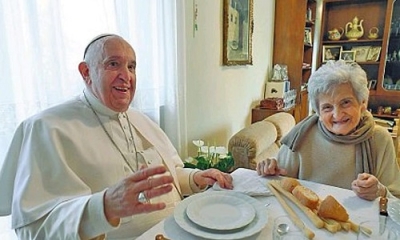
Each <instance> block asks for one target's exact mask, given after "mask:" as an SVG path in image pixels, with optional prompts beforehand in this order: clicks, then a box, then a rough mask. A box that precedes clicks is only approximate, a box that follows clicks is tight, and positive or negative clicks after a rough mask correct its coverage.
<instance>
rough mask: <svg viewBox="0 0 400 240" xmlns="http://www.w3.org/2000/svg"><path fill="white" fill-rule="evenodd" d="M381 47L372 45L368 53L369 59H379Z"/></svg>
mask: <svg viewBox="0 0 400 240" xmlns="http://www.w3.org/2000/svg"><path fill="white" fill-rule="evenodd" d="M381 48H382V47H380V46H372V47H371V48H370V49H369V51H368V55H367V61H374V62H376V61H378V59H379V55H380V54H381Z"/></svg>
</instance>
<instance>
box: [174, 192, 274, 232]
mask: <svg viewBox="0 0 400 240" xmlns="http://www.w3.org/2000/svg"><path fill="white" fill-rule="evenodd" d="M203 196H205V197H213V196H228V197H236V198H240V199H241V200H244V201H245V202H247V203H249V204H250V205H251V206H253V208H254V209H255V212H256V215H255V217H254V219H253V221H252V222H250V223H249V224H248V225H246V226H244V227H242V228H239V229H233V230H213V229H207V228H204V227H201V226H199V225H197V224H196V223H194V222H192V221H191V220H190V219H189V217H188V216H187V215H186V208H187V206H188V205H189V204H190V203H191V202H192V201H195V200H196V199H197V198H202V197H203ZM174 219H175V221H176V223H177V224H178V226H179V227H181V228H182V229H183V230H184V231H186V232H188V233H190V234H192V235H195V236H198V237H202V238H206V239H217V240H222V239H223V240H234V239H242V238H246V237H249V236H252V235H254V234H256V233H258V232H260V231H261V230H262V229H263V228H264V227H265V224H267V221H268V215H267V209H266V208H265V207H264V206H263V205H262V204H261V203H260V202H259V201H258V200H257V199H254V198H252V197H249V196H247V195H245V194H243V193H238V192H234V191H232V192H229V191H217V192H207V193H198V194H196V195H193V196H191V197H188V198H185V199H184V200H183V201H181V202H180V203H179V204H178V205H177V206H176V207H175V210H174Z"/></svg>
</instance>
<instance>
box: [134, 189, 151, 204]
mask: <svg viewBox="0 0 400 240" xmlns="http://www.w3.org/2000/svg"><path fill="white" fill-rule="evenodd" d="M137 200H138V202H140V203H148V202H149V199H147V197H146V195H145V194H144V192H140V193H139V195H138V198H137Z"/></svg>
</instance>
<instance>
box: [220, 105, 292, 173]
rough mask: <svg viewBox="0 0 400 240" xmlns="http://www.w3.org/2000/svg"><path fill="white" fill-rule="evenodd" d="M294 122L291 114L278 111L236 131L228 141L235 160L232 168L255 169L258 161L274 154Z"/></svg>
mask: <svg viewBox="0 0 400 240" xmlns="http://www.w3.org/2000/svg"><path fill="white" fill-rule="evenodd" d="M295 124H296V122H295V119H294V117H293V116H292V115H291V114H289V113H286V112H279V113H276V114H273V115H271V116H269V117H267V118H265V119H264V120H262V121H259V122H256V123H253V124H251V125H250V126H247V127H245V128H243V129H242V130H240V131H239V132H237V133H236V134H235V135H233V136H232V137H231V139H230V140H229V143H228V150H229V151H230V152H231V153H232V156H233V159H234V160H235V167H234V168H238V167H244V168H250V169H255V168H256V166H257V163H258V162H259V161H261V160H264V159H266V158H267V157H273V156H276V154H277V153H278V150H279V147H280V146H281V143H280V140H281V139H282V137H283V136H285V135H286V134H287V133H288V132H289V131H290V130H291V129H292V128H293V127H294V125H295Z"/></svg>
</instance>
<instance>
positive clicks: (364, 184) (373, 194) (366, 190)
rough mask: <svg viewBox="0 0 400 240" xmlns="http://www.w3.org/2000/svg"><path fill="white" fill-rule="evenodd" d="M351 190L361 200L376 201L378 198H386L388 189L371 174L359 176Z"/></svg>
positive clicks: (352, 184)
mask: <svg viewBox="0 0 400 240" xmlns="http://www.w3.org/2000/svg"><path fill="white" fill-rule="evenodd" d="M351 189H353V192H355V194H357V196H359V197H360V198H364V199H366V200H370V201H372V200H374V199H375V198H377V197H382V196H386V188H385V186H383V185H382V184H381V183H380V182H379V180H378V179H377V178H376V177H375V176H374V175H371V174H368V173H361V174H358V176H357V179H356V180H354V181H353V182H352V183H351Z"/></svg>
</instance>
